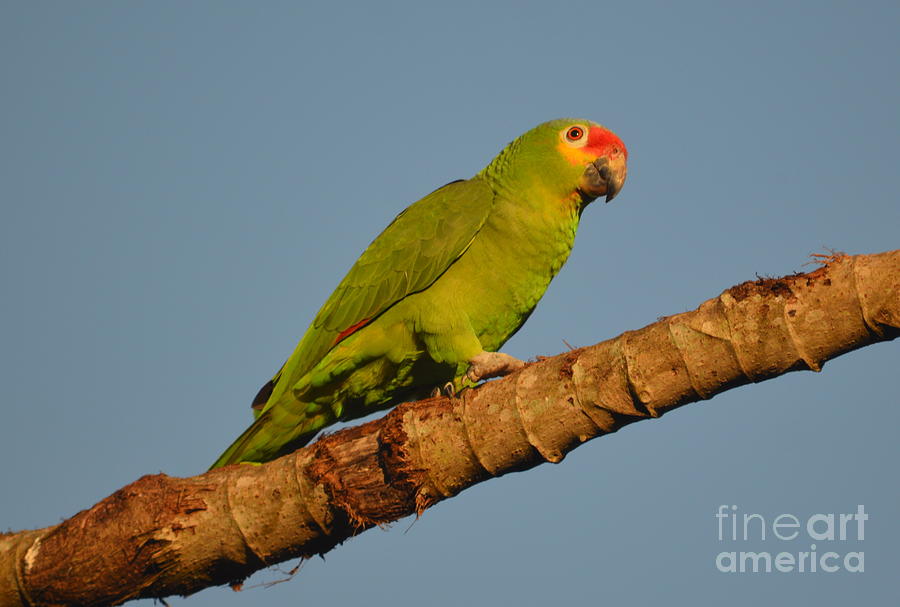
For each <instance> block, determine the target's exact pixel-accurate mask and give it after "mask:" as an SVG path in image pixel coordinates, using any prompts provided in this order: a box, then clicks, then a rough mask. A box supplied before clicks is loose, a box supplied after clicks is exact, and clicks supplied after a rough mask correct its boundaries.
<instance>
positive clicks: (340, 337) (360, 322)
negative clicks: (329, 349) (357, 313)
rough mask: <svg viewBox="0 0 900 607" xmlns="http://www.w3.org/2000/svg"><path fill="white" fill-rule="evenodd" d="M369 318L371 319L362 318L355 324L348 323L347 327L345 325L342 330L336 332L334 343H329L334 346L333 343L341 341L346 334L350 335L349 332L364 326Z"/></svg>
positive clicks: (351, 332)
mask: <svg viewBox="0 0 900 607" xmlns="http://www.w3.org/2000/svg"><path fill="white" fill-rule="evenodd" d="M370 320H372V319H371V318H363V319H362V320H361V321H359V322H358V323H356V324H355V325H350V326H349V327H347V328H346V329H344V330H343V331H341V332H340V333H338V336H337V337H336V338H335V339H334V343H333V344H331V345H332V346H335V345H337V343H338V342H340V341H342V340H343V339H344V338H345V337H347V336H348V335H351V334H353V333H355V332H357V331H359V330H360V329H362V328H363V327H364V326H366V325H367V324H368V323H369V321H370Z"/></svg>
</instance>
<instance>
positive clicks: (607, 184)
mask: <svg viewBox="0 0 900 607" xmlns="http://www.w3.org/2000/svg"><path fill="white" fill-rule="evenodd" d="M627 174H628V169H627V167H626V165H625V156H623V155H622V154H617V155H615V156H612V157H609V156H601V157H600V158H598V159H597V160H595V161H594V162H592V163H590V164H589V165H587V166H586V167H585V168H584V173H583V174H582V176H581V186H580V187H579V188H578V189H579V190H580V191H581V194H582V195H583V196H584V197H585V198H588V199H589V200H593V199H595V198H597V197H598V196H603V195H606V202H609V201H611V200H612V199H613V198H615V197H616V194H618V193H619V190H621V189H622V185H623V184H624V183H625V176H626V175H627Z"/></svg>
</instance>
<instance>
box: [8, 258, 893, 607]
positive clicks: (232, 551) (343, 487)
mask: <svg viewBox="0 0 900 607" xmlns="http://www.w3.org/2000/svg"><path fill="white" fill-rule="evenodd" d="M898 334H900V250H898V251H893V252H890V253H882V254H879V255H860V256H855V257H836V258H833V259H831V260H830V263H829V264H828V265H826V266H823V267H822V268H819V269H817V270H816V271H814V272H810V273H807V274H797V275H793V276H787V277H784V278H779V279H763V280H758V281H756V282H746V283H743V284H741V285H738V286H736V287H732V288H731V289H729V290H727V291H725V292H724V293H723V294H722V295H720V296H719V297H716V298H714V299H711V300H709V301H706V302H704V303H703V304H701V305H700V307H699V308H698V309H697V310H695V311H692V312H686V313H683V314H677V315H675V316H670V317H667V318H663V319H661V320H660V321H658V322H656V323H654V324H652V325H649V326H647V327H644V328H643V329H640V330H638V331H629V332H626V333H623V334H622V335H620V336H619V337H617V338H615V339H612V340H609V341H605V342H602V343H599V344H596V345H594V346H590V347H588V348H582V349H580V350H575V351H572V352H567V353H565V354H561V355H559V356H555V357H553V358H547V359H543V360H541V361H539V362H537V363H533V364H531V365H529V366H527V367H526V368H525V369H523V370H522V371H519V372H516V373H515V374H513V375H511V376H509V377H507V378H505V379H503V380H499V381H493V382H489V383H487V384H486V385H484V386H482V387H480V388H478V389H477V390H472V391H469V392H466V393H464V394H463V395H462V397H461V398H457V399H447V398H437V399H430V400H425V401H420V402H417V403H409V404H405V405H401V406H399V407H397V408H395V409H394V410H392V411H391V412H390V413H388V414H387V415H386V416H385V417H383V418H382V419H379V420H376V421H373V422H370V423H367V424H363V425H360V426H357V427H354V428H350V429H348V430H344V431H341V432H338V433H336V434H333V435H330V436H326V437H325V438H323V439H321V440H319V441H318V442H316V443H315V444H313V445H310V446H308V447H306V448H304V449H301V450H299V451H297V452H295V453H293V454H291V455H289V456H286V457H283V458H281V459H278V460H276V461H274V462H271V463H269V464H266V465H264V466H230V467H227V468H223V469H219V470H214V471H212V472H207V473H206V474H202V475H200V476H196V477H193V478H172V477H168V476H166V475H163V474H158V475H152V476H145V477H143V478H140V479H138V480H137V481H135V482H134V483H131V484H130V485H128V486H126V487H124V488H122V489H120V490H119V491H117V492H115V493H114V494H112V495H111V496H109V497H107V498H106V499H104V500H103V501H101V502H99V503H98V504H97V505H95V506H94V507H92V508H90V509H88V510H84V511H82V512H79V513H78V514H76V515H75V516H73V517H72V518H70V519H68V520H66V521H64V522H62V523H60V524H59V525H55V526H53V527H47V528H45V529H39V530H34V531H21V532H18V533H11V534H0V606H2V607H6V606H10V607H12V606H33V605H113V604H118V603H122V602H124V601H127V600H129V599H133V598H139V597H165V596H169V595H173V594H190V593H192V592H196V591H198V590H200V589H202V588H206V587H208V586H212V585H216V584H223V583H228V582H235V581H238V580H240V579H242V578H244V577H246V576H248V575H250V574H251V573H252V572H253V571H256V570H257V569H260V568H262V567H265V566H267V565H271V564H274V563H277V562H280V561H283V560H285V559H288V558H292V557H297V556H311V555H314V554H319V553H324V552H327V551H328V550H330V549H331V548H333V547H334V546H335V545H337V544H339V543H341V542H342V541H344V540H345V539H347V538H348V537H351V536H353V535H355V534H357V533H359V532H360V531H362V530H365V529H367V528H369V527H372V526H374V525H379V524H383V523H388V522H390V521H394V520H397V519H399V518H401V517H404V516H407V515H410V514H420V513H422V512H423V511H424V510H425V509H426V508H428V507H429V506H431V505H432V504H434V503H435V502H437V501H440V500H442V499H446V498H448V497H452V496H454V495H456V494H457V493H459V492H460V491H462V490H463V489H465V488H467V487H469V486H471V485H473V484H475V483H478V482H481V481H484V480H487V479H489V478H491V477H494V476H500V475H502V474H506V473H508V472H512V471H517V470H526V469H528V468H531V467H533V466H536V465H538V464H540V463H543V462H547V461H549V462H559V461H561V460H562V458H563V457H564V456H565V454H566V453H567V452H568V451H570V450H572V449H574V448H575V447H577V446H578V445H580V444H581V443H583V442H585V441H587V440H589V439H591V438H595V437H597V436H601V435H603V434H606V433H609V432H615V431H616V430H618V429H619V428H621V427H622V426H624V425H626V424H629V423H631V422H634V421H638V420H641V419H646V418H650V417H658V416H660V415H662V414H663V413H665V412H667V411H669V410H671V409H673V408H675V407H678V406H681V405H683V404H686V403H688V402H693V401H697V400H701V399H707V398H711V397H712V396H713V395H715V394H717V393H719V392H722V391H724V390H727V389H729V388H732V387H734V386H738V385H742V384H746V383H749V382H756V381H762V380H765V379H769V378H772V377H775V376H777V375H780V374H782V373H786V372H788V371H796V370H802V369H811V370H815V371H818V370H820V369H821V366H822V364H823V363H824V362H825V361H826V360H828V359H831V358H834V357H836V356H839V355H840V354H843V353H845V352H848V351H850V350H853V349H855V348H860V347H862V346H865V345H868V344H871V343H874V342H878V341H885V340H890V339H894V338H895V337H897V336H898Z"/></svg>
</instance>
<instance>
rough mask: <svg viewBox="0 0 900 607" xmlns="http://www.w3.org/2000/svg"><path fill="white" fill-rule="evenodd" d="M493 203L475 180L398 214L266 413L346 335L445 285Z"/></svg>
mask: <svg viewBox="0 0 900 607" xmlns="http://www.w3.org/2000/svg"><path fill="white" fill-rule="evenodd" d="M493 202H494V194H493V191H492V190H491V188H490V186H489V185H487V184H486V183H485V182H484V181H482V180H481V179H478V178H474V179H470V180H466V181H454V182H451V183H448V184H447V185H445V186H444V187H442V188H440V189H438V190H435V191H434V192H432V193H431V194H429V195H428V196H426V197H424V198H422V199H421V200H419V201H418V202H416V203H414V204H412V205H410V206H409V207H407V208H406V209H405V210H404V211H402V212H401V213H400V214H399V215H397V217H395V218H394V220H393V221H392V222H391V223H390V225H388V227H387V228H385V229H384V231H383V232H382V233H381V234H379V235H378V237H377V238H375V240H374V241H372V243H371V244H370V245H369V246H368V248H367V249H366V250H365V251H364V252H363V254H362V255H361V256H360V258H359V259H358V260H357V261H356V263H355V264H354V265H353V267H352V268H350V271H349V272H347V275H346V276H345V277H344V279H343V280H342V281H341V283H340V284H339V285H338V286H337V288H336V289H335V290H334V293H332V295H331V297H329V298H328V301H326V302H325V304H324V305H323V306H322V308H321V309H320V310H319V313H318V314H317V315H316V318H315V320H314V321H313V323H312V325H311V326H310V327H309V329H308V330H307V332H306V334H305V335H304V336H303V339H302V340H301V341H300V343H299V344H298V345H297V348H296V349H295V350H294V353H293V354H291V356H290V358H288V360H287V362H286V363H285V364H284V366H283V367H282V368H281V370H280V371H279V372H278V373H277V374H276V375H275V377H274V378H273V379H272V382H273V383H274V388H273V390H272V393H271V396H270V397H269V399H268V403H267V405H266V407H265V409H268V408H269V406H270V405H271V404H272V403H274V402H276V401H277V400H278V398H280V396H281V394H282V393H283V392H284V391H285V390H286V389H287V388H288V387H289V386H291V385H293V384H294V383H296V382H297V381H298V380H299V379H300V378H301V377H302V376H303V375H305V374H306V373H307V372H308V371H309V370H310V369H311V368H312V367H314V366H315V365H316V364H317V363H318V362H319V361H320V360H321V359H322V357H323V356H325V354H327V353H328V351H329V350H330V349H331V348H332V347H334V346H335V345H336V344H337V343H338V342H339V341H340V340H339V339H337V338H338V336H340V335H341V333H342V332H345V331H346V330H347V329H348V328H350V327H353V326H354V325H357V324H360V326H364V325H365V324H366V323H368V322H372V321H373V320H374V319H375V318H377V317H378V316H379V315H380V314H382V313H384V311H385V310H387V309H388V308H390V307H391V306H393V305H394V304H396V303H397V302H398V301H400V300H402V299H403V298H405V297H407V296H408V295H410V294H412V293H416V292H418V291H421V290H423V289H426V288H427V287H428V286H429V285H431V284H432V283H433V282H434V281H435V280H437V279H438V277H440V275H441V274H443V273H444V272H445V271H446V270H447V268H449V267H450V265H451V264H452V263H453V262H454V261H456V260H457V259H458V258H459V257H460V256H461V255H462V254H463V253H464V252H465V251H466V249H467V248H468V246H469V244H470V243H471V242H472V240H473V239H474V238H475V235H476V234H478V231H479V230H480V229H481V227H482V226H483V225H484V222H485V220H486V219H487V217H488V215H489V214H490V211H491V208H492V206H493ZM363 321H365V322H363ZM350 333H352V332H347V335H349V334H350ZM343 337H346V336H342V338H343ZM263 410H264V409H263ZM259 413H260V411H259V409H257V413H256V414H257V415H259Z"/></svg>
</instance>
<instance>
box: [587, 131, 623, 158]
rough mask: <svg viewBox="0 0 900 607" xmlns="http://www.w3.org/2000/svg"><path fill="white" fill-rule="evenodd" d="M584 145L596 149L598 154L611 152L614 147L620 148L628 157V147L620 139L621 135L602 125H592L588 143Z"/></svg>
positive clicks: (595, 151)
mask: <svg viewBox="0 0 900 607" xmlns="http://www.w3.org/2000/svg"><path fill="white" fill-rule="evenodd" d="M584 147H586V148H590V149H591V150H594V153H595V154H596V155H597V156H604V155H606V154H608V153H609V152H611V150H612V148H619V150H620V151H621V152H622V153H623V154H624V155H625V158H628V149H627V148H626V147H625V144H624V143H622V140H621V139H619V136H618V135H616V134H615V133H613V132H612V131H609V130H607V129H605V128H603V127H602V126H592V127H591V130H590V132H589V133H588V142H587V145H586V146H584Z"/></svg>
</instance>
